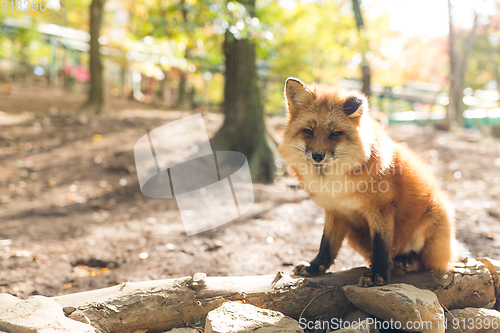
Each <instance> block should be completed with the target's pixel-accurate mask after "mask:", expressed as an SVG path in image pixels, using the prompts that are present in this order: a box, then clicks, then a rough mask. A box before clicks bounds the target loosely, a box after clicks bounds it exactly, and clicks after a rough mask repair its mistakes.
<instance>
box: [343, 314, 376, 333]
mask: <svg viewBox="0 0 500 333" xmlns="http://www.w3.org/2000/svg"><path fill="white" fill-rule="evenodd" d="M367 319H368V321H367V322H366V320H367ZM342 320H343V321H344V322H349V323H351V324H352V323H359V322H366V325H362V326H368V327H369V328H370V330H369V332H370V333H379V332H380V331H379V330H378V328H376V327H375V324H374V323H373V318H372V316H370V315H369V314H368V313H366V312H365V311H363V310H361V309H357V310H354V311H353V312H349V313H348V314H346V315H345V316H344V317H343V318H342Z"/></svg>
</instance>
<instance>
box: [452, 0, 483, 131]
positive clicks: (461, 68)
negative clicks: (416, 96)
mask: <svg viewBox="0 0 500 333" xmlns="http://www.w3.org/2000/svg"><path fill="white" fill-rule="evenodd" d="M451 10H452V5H451V0H448V24H449V50H448V55H449V59H450V74H449V80H450V94H449V104H448V114H447V115H446V120H447V121H448V122H450V121H455V122H456V123H457V125H458V126H463V117H462V110H463V106H464V104H463V101H462V100H463V97H464V93H463V90H464V88H465V73H466V70H467V61H468V59H469V55H470V51H471V49H472V45H473V43H474V35H475V32H476V27H477V17H478V15H477V12H475V13H474V24H473V26H472V29H471V30H470V32H469V33H468V34H467V37H466V38H465V41H464V43H463V46H462V53H461V56H460V57H459V55H458V52H457V50H456V45H455V44H456V35H455V31H454V30H453V18H452V15H451Z"/></svg>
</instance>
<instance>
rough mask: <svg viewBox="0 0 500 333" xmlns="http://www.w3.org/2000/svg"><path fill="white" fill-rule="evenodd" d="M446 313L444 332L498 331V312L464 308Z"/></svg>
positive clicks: (499, 317) (476, 332) (499, 329)
mask: <svg viewBox="0 0 500 333" xmlns="http://www.w3.org/2000/svg"><path fill="white" fill-rule="evenodd" d="M450 312H451V314H450V313H446V324H447V327H446V333H462V332H463V333H479V332H500V312H498V311H496V310H492V309H480V308H465V309H457V310H451V311H450Z"/></svg>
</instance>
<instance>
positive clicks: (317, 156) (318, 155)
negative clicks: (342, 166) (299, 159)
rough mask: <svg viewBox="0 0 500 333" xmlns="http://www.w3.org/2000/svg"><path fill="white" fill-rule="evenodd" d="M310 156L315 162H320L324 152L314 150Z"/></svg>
mask: <svg viewBox="0 0 500 333" xmlns="http://www.w3.org/2000/svg"><path fill="white" fill-rule="evenodd" d="M312 158H313V160H315V161H316V162H321V161H323V159H324V158H325V154H322V153H320V152H315V153H313V154H312Z"/></svg>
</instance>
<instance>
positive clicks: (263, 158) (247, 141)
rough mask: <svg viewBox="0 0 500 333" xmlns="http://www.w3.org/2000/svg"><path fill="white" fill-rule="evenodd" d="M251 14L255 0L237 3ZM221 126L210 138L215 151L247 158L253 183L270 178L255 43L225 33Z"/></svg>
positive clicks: (270, 154) (270, 162)
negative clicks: (242, 5) (232, 151)
mask: <svg viewBox="0 0 500 333" xmlns="http://www.w3.org/2000/svg"><path fill="white" fill-rule="evenodd" d="M240 2H241V3H242V4H244V5H245V7H246V8H247V10H248V11H249V12H250V13H251V14H252V15H253V14H254V13H255V12H254V7H255V0H246V1H240ZM223 49H224V55H225V57H226V73H225V83H224V103H223V112H224V116H225V119H224V123H223V124H222V127H221V128H220V129H219V131H218V132H217V133H216V134H215V136H214V138H213V139H212V143H213V146H214V149H215V150H235V151H239V152H241V153H243V154H245V156H246V157H247V159H248V161H249V166H250V173H251V174H252V180H253V181H260V182H270V181H272V180H273V177H274V169H275V166H274V154H273V151H272V150H271V148H270V144H271V143H270V140H269V136H268V134H267V130H266V123H265V118H264V106H263V103H262V96H261V91H260V86H259V80H258V77H257V67H256V64H255V60H256V52H255V44H254V43H253V42H251V41H250V40H248V39H236V38H235V37H234V36H233V34H231V33H230V32H229V31H226V35H225V40H224V45H223Z"/></svg>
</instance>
